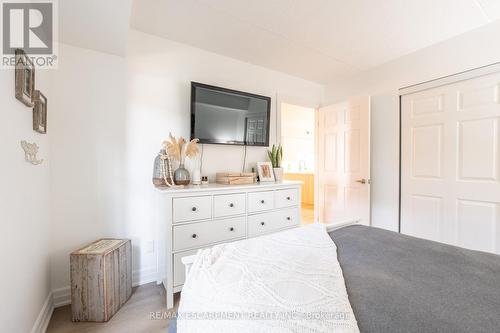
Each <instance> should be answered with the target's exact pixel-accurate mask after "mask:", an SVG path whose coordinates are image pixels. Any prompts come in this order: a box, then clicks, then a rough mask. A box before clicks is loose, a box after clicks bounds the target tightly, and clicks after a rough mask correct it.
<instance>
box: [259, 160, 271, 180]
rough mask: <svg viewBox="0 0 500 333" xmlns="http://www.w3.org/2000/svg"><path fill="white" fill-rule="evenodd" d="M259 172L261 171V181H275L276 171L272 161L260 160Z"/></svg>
mask: <svg viewBox="0 0 500 333" xmlns="http://www.w3.org/2000/svg"><path fill="white" fill-rule="evenodd" d="M257 172H258V173H259V179H260V181H261V182H274V181H275V178H274V171H273V165H272V163H271V162H258V163H257Z"/></svg>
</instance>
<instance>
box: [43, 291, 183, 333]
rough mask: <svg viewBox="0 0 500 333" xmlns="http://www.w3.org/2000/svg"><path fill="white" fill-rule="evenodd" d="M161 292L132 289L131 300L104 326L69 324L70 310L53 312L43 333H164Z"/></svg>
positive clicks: (166, 318) (165, 316) (69, 308)
mask: <svg viewBox="0 0 500 333" xmlns="http://www.w3.org/2000/svg"><path fill="white" fill-rule="evenodd" d="M178 295H179V294H177V295H176V296H177V297H176V298H175V308H174V310H170V312H175V309H177V306H178V301H179V299H178ZM165 305H166V304H165V289H164V288H163V286H161V285H159V286H158V285H156V283H150V284H146V285H143V286H140V287H137V288H134V290H133V292H132V297H131V298H130V299H129V300H128V302H127V303H126V304H125V305H124V306H123V307H122V308H121V309H120V311H118V313H117V314H115V315H114V317H113V318H111V320H110V321H108V322H107V323H73V322H72V321H71V306H70V305H67V306H64V307H60V308H57V309H55V311H54V314H53V315H52V319H51V320H50V323H49V327H48V329H47V333H67V332H78V333H79V332H85V333H86V332H99V333H101V332H102V333H108V332H109V333H128V332H130V333H132V332H134V333H142V332H147V333H156V332H161V333H166V332H167V328H168V323H169V320H168V314H167V312H168V311H167V309H166V308H165ZM158 311H159V312H160V318H159V319H152V318H151V317H152V315H151V313H152V312H158Z"/></svg>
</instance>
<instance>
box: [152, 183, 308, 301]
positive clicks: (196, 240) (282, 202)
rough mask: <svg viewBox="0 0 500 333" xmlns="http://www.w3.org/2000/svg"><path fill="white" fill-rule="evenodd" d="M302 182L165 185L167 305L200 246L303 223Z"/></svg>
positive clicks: (162, 237) (162, 221) (162, 261)
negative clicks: (187, 258)
mask: <svg viewBox="0 0 500 333" xmlns="http://www.w3.org/2000/svg"><path fill="white" fill-rule="evenodd" d="M300 186H301V182H297V181H284V182H280V183H257V184H252V185H218V184H210V185H205V186H203V185H202V186H188V187H185V188H182V189H177V190H170V189H165V190H159V192H160V196H159V198H160V199H159V202H158V208H159V212H160V214H159V221H158V222H159V223H158V224H159V228H158V232H159V235H158V236H159V237H158V239H159V241H160V246H161V247H162V248H163V251H160V254H159V267H160V276H161V280H162V281H163V285H164V287H165V290H166V297H167V307H168V308H172V307H173V305H174V299H173V294H174V293H175V292H178V291H180V290H181V289H182V285H183V284H184V278H185V276H184V266H183V265H182V263H181V258H182V257H185V256H189V255H192V254H195V253H196V251H197V250H198V249H200V248H206V247H210V246H212V245H215V244H218V243H225V242H230V241H234V240H239V239H245V238H250V237H256V236H259V235H263V234H266V233H271V232H276V231H280V230H284V229H288V228H293V227H296V226H298V225H299V224H300V202H301V198H300Z"/></svg>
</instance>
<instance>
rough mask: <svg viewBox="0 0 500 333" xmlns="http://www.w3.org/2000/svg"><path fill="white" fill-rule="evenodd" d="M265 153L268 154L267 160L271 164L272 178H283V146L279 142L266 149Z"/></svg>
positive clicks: (278, 180)
mask: <svg viewBox="0 0 500 333" xmlns="http://www.w3.org/2000/svg"><path fill="white" fill-rule="evenodd" d="M267 155H268V156H269V160H270V161H271V164H272V165H273V170H274V178H275V179H276V181H277V182H280V181H282V180H283V168H282V167H281V161H282V160H283V147H282V146H281V144H279V145H277V146H276V145H273V147H272V149H271V150H268V151H267Z"/></svg>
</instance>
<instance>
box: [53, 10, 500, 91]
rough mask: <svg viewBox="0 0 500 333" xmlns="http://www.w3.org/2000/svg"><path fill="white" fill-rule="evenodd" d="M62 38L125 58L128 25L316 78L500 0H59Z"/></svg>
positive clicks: (419, 42) (444, 33)
mask: <svg viewBox="0 0 500 333" xmlns="http://www.w3.org/2000/svg"><path fill="white" fill-rule="evenodd" d="M58 3H59V26H60V33H59V38H60V40H61V41H62V42H63V43H67V44H72V45H75V46H80V47H84V48H88V49H94V50H98V51H102V52H106V53H111V54H115V55H120V56H125V54H126V49H127V36H128V31H129V28H130V27H132V28H133V29H136V30H139V31H143V32H146V33H149V34H153V35H157V36H160V37H164V38H167V39H171V40H175V41H178V42H181V43H185V44H189V45H192V46H195V47H198V48H202V49H205V50H208V51H212V52H215V53H218V54H222V55H225V56H229V57H232V58H235V59H239V60H242V61H246V62H248V63H252V64H256V65H260V66H263V67H267V68H271V69H274V70H277V71H281V72H284V73H288V74H291V75H294V76H297V77H301V78H304V79H307V80H310V81H314V82H318V83H323V84H325V83H329V82H331V81H333V80H335V79H338V78H341V77H344V76H348V75H353V74H356V73H358V72H360V71H363V70H366V69H369V68H371V67H375V66H377V65H380V64H383V63H385V62H388V61H391V60H393V59H396V58H398V57H401V56H403V55H405V54H408V53H411V52H414V51H416V50H419V49H422V48H424V47H427V46H430V45H432V44H435V43H438V42H440V41H443V40H445V39H448V38H451V37H453V36H456V35H459V34H462V33H464V32H467V31H469V30H472V29H475V28H478V27H480V26H482V25H485V24H487V23H489V22H491V21H493V20H496V19H497V18H500V1H499V0H251V1H249V0H104V1H103V0H64V1H59V2H58Z"/></svg>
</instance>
